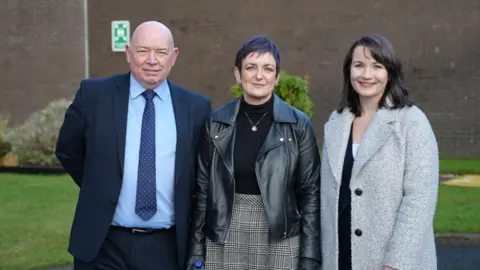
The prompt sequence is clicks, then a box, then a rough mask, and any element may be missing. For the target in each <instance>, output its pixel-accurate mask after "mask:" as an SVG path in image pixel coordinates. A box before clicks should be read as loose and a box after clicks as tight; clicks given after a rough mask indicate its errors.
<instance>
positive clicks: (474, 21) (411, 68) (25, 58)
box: [0, 0, 480, 157]
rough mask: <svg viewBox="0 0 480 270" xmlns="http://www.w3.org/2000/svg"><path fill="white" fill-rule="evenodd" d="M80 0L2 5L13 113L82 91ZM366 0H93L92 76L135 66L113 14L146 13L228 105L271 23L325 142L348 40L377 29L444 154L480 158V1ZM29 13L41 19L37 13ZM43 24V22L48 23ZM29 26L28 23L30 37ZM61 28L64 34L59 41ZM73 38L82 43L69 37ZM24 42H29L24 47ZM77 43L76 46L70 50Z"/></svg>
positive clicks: (133, 17) (199, 80) (186, 71)
mask: <svg viewBox="0 0 480 270" xmlns="http://www.w3.org/2000/svg"><path fill="white" fill-rule="evenodd" d="M40 2H41V3H43V4H39V3H40ZM82 2H83V1H65V0H63V1H43V0H36V1H28V0H26V1H8V4H7V6H8V10H15V9H16V10H20V11H21V13H23V15H20V13H18V14H16V15H15V14H13V15H12V13H11V11H7V12H3V11H2V13H5V14H2V15H4V16H7V19H5V18H3V17H4V16H0V18H3V19H1V20H7V21H14V22H15V24H14V25H16V26H15V27H16V28H17V29H16V28H15V27H13V26H11V25H8V24H2V25H1V26H0V29H1V30H0V31H2V32H5V33H7V37H9V39H8V41H7V44H6V45H5V44H4V42H5V41H0V44H2V46H4V47H5V46H7V47H6V48H7V52H9V53H8V54H2V55H1V56H0V59H1V61H2V62H6V64H4V65H3V66H4V67H6V66H10V67H15V69H12V68H10V69H7V71H4V72H3V74H2V75H0V82H1V83H2V86H3V87H2V88H1V89H2V90H0V91H3V92H2V93H1V94H2V97H5V96H6V97H7V100H4V99H3V98H2V100H1V101H0V105H1V106H2V108H4V106H7V109H8V110H10V111H12V112H14V114H15V117H16V118H18V119H23V117H24V116H25V115H26V113H27V112H29V111H31V110H33V109H34V108H36V107H38V106H40V105H42V106H43V104H45V103H46V102H47V101H48V100H50V99H52V98H53V97H55V96H59V95H65V94H71V93H72V92H73V91H75V90H76V88H77V86H78V80H79V79H80V78H81V77H82V76H83V66H82V64H78V65H74V64H73V63H83V62H82V60H81V59H83V58H82V57H83V56H82V54H83V47H82V46H83V39H82V34H78V33H83V32H82V27H81V26H82V24H81V23H78V22H79V21H81V20H82V18H81V14H82V13H81V12H80V11H81V3H82ZM12 3H13V4H12ZM300 3H301V4H300ZM362 3H368V4H361V3H359V2H358V1H346V0H339V1H333V0H329V1H315V0H304V1H278V0H264V1H253V0H245V1H217V0H205V1H190V0H176V1H173V2H172V1H170V2H168V1H158V0H137V1H127V0H101V1H100V0H90V1H89V8H88V13H89V40H90V45H89V51H90V65H89V68H90V76H91V77H99V76H105V75H110V74H112V73H118V72H125V71H126V70H127V65H126V64H125V60H124V55H123V53H113V52H111V51H110V23H111V21H112V20H130V22H131V27H132V30H133V29H134V28H135V27H136V26H137V25H138V24H139V23H140V22H142V21H145V20H159V21H162V22H164V23H165V24H166V25H168V26H169V27H170V28H171V29H172V31H173V33H174V37H175V42H176V45H177V46H179V48H180V57H179V59H178V62H177V65H176V66H175V68H174V70H173V73H172V75H171V79H172V80H174V81H176V82H177V83H180V84H182V85H184V86H186V87H189V88H191V89H193V90H197V91H199V92H202V93H204V94H207V95H208V96H210V97H211V98H212V100H213V102H214V106H215V107H219V106H221V105H223V104H224V103H225V102H227V100H229V99H230V98H231V96H230V95H229V92H228V88H229V86H230V85H231V84H232V83H234V78H233V74H232V66H233V60H234V55H235V52H236V50H237V49H238V47H239V46H240V45H241V44H242V43H243V42H244V41H245V40H246V39H247V38H249V37H251V36H252V35H254V34H257V33H263V34H266V35H268V36H269V37H271V38H272V39H273V40H275V41H276V43H277V44H278V45H279V47H280V48H281V53H282V68H283V69H285V70H287V71H288V72H290V73H293V74H297V75H304V74H308V75H310V77H311V95H312V99H313V101H314V102H315V105H316V109H315V115H314V118H313V121H314V125H315V128H316V131H317V136H318V139H319V140H320V141H321V139H322V136H323V124H324V122H325V120H326V119H327V117H328V115H329V113H330V112H331V111H332V109H333V108H334V106H335V105H336V104H337V103H338V99H339V96H340V88H341V64H342V63H341V62H342V60H343V57H344V54H345V53H346V50H347V48H348V47H349V45H350V43H351V42H352V41H353V40H354V39H356V38H358V37H359V35H361V34H363V33H367V32H378V33H381V34H384V35H386V36H388V37H389V38H390V39H391V40H392V42H393V43H394V45H395V47H396V50H397V52H398V54H399V56H400V57H401V58H402V59H403V62H404V65H405V71H406V76H407V78H406V79H407V83H408V85H409V86H410V88H411V89H412V92H411V93H412V95H413V97H414V99H415V101H416V102H417V103H418V104H419V106H420V107H421V108H422V109H423V110H424V111H425V112H426V113H427V115H428V116H429V118H430V119H431V121H432V124H433V126H434V129H435V131H436V134H437V137H438V140H439V144H440V149H441V154H442V156H447V157H480V122H479V121H478V119H480V110H478V107H479V106H480V91H479V89H478V85H480V39H479V34H478V26H479V25H480V2H479V1H478V0H464V1H448V0H440V1H439V0H427V1H416V0H404V1H386V2H385V1H368V2H362ZM15 5H16V6H15ZM33 6H35V7H37V8H36V9H34V8H33ZM38 7H42V8H41V9H39V8H38ZM2 10H3V8H2ZM42 10H49V12H50V13H49V12H46V11H42ZM52 14H55V15H54V16H52ZM27 15H28V16H27ZM32 15H34V16H33V17H34V18H42V19H37V20H35V19H32V18H30V17H32ZM61 22H67V23H64V25H66V26H60V25H62V24H61ZM36 24H39V25H40V26H41V28H42V31H41V32H40V33H38V31H36V28H34V26H36ZM52 26H53V28H52ZM37 27H38V26H37ZM53 29H55V30H53ZM72 29H76V32H77V34H76V35H75V34H71V33H72V32H71V31H70V30H72ZM22 32H24V33H27V34H26V35H25V36H23V37H22V36H21V35H20V33H22ZM46 32H48V33H50V34H48V35H47V34H46ZM54 32H58V33H61V35H60V36H62V37H64V38H62V39H60V38H59V37H58V36H57V38H53V41H51V39H52V37H55V35H52V34H53V33H54ZM74 32H75V31H74ZM72 35H73V36H72ZM67 37H68V38H67ZM27 39H28V40H27ZM35 39H41V42H39V41H36V40H35ZM65 40H70V41H72V40H78V43H77V44H75V43H74V42H72V43H71V44H69V45H67V46H66V45H65V44H64V43H62V41H65ZM45 44H46V45H45ZM22 45H27V46H32V47H27V48H26V49H25V48H22V49H20V47H21V46H22ZM38 45H41V46H40V47H39V48H36V47H34V46H38ZM52 45H53V48H52ZM70 45H72V46H77V47H76V49H68V48H69V46H70ZM34 48H35V49H34ZM29 50H30V51H31V50H36V51H35V53H31V52H30V53H27V52H29ZM32 55H33V56H36V55H40V59H41V60H36V61H32ZM47 55H48V57H47ZM61 63H63V64H64V67H61V66H60V64H61ZM45 67H48V68H45ZM23 68H25V69H26V72H25V73H22V69H23ZM9 70H11V71H9ZM5 86H7V87H5ZM6 89H8V90H6ZM25 89H28V90H25ZM5 93H6V94H5ZM27 93H32V95H34V96H33V97H31V99H32V100H31V101H29V102H27V104H26V105H22V106H23V107H21V109H20V107H19V106H18V105H17V104H18V103H17V101H16V100H18V99H20V98H21V97H23V96H26V95H27Z"/></svg>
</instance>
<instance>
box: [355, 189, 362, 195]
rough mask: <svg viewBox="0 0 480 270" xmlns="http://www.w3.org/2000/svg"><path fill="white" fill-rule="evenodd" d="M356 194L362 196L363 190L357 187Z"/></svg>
mask: <svg viewBox="0 0 480 270" xmlns="http://www.w3.org/2000/svg"><path fill="white" fill-rule="evenodd" d="M355 194H357V196H362V194H363V190H362V189H360V188H357V189H355Z"/></svg>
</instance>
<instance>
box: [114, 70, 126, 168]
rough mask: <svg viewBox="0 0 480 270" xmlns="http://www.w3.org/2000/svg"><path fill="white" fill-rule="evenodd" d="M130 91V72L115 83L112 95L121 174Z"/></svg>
mask: <svg viewBox="0 0 480 270" xmlns="http://www.w3.org/2000/svg"><path fill="white" fill-rule="evenodd" d="M129 93H130V73H127V74H125V75H122V76H121V77H120V80H119V81H118V83H117V84H116V89H115V91H113V92H112V96H113V118H114V120H113V121H114V125H115V135H116V141H117V153H118V162H119V163H120V173H121V174H122V175H123V165H124V161H125V137H126V132H127V113H128V97H129Z"/></svg>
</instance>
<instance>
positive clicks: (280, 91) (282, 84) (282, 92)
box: [230, 71, 313, 117]
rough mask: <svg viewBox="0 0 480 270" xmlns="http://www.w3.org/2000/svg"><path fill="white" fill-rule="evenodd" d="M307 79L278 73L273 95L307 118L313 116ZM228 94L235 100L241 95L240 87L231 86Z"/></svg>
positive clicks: (282, 72)
mask: <svg viewBox="0 0 480 270" xmlns="http://www.w3.org/2000/svg"><path fill="white" fill-rule="evenodd" d="M308 87H309V84H308V77H307V76H305V77H303V78H301V77H298V76H294V75H290V74H288V73H287V72H285V71H281V72H280V79H279V80H278V84H277V86H276V87H275V91H274V93H275V94H276V95H277V96H278V97H280V98H281V99H282V100H284V101H285V102H286V103H287V104H289V105H290V106H292V107H295V108H297V109H299V110H301V111H303V112H304V113H305V114H307V115H308V116H309V117H312V115H313V102H312V100H311V99H310V97H309V96H308V90H309V89H308ZM230 92H231V93H232V94H233V96H234V97H235V98H238V97H240V96H241V95H242V93H243V90H242V87H241V86H240V85H238V84H235V85H233V86H232V87H231V88H230Z"/></svg>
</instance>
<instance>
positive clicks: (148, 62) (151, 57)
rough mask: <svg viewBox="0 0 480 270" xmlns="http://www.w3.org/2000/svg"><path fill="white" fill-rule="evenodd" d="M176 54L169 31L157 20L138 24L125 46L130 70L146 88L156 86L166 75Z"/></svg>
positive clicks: (176, 49) (176, 50) (173, 62)
mask: <svg viewBox="0 0 480 270" xmlns="http://www.w3.org/2000/svg"><path fill="white" fill-rule="evenodd" d="M177 56H178V48H175V47H174V44H173V38H172V35H171V33H170V31H169V30H168V28H166V27H165V26H164V25H162V24H160V23H157V22H147V23H144V24H142V25H140V26H139V27H138V28H137V29H136V30H135V33H134V34H133V36H132V41H131V44H130V46H127V48H126V57H127V62H128V63H129V65H130V71H131V72H132V75H133V76H134V78H135V79H136V80H137V81H138V82H139V83H140V84H141V85H142V86H143V87H145V88H146V89H153V88H155V87H157V86H158V85H159V84H161V83H162V82H163V81H164V80H165V79H166V78H167V77H168V75H169V74H170V71H171V69H172V67H173V65H174V64H175V60H176V58H177Z"/></svg>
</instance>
